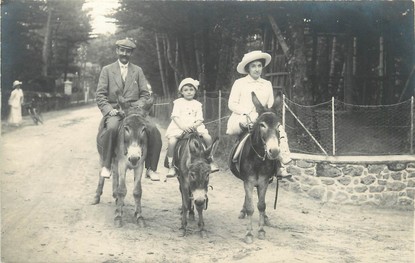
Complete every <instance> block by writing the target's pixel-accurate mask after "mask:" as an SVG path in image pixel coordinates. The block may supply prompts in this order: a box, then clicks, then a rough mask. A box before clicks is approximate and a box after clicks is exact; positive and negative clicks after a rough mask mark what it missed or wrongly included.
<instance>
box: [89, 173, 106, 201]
mask: <svg viewBox="0 0 415 263" xmlns="http://www.w3.org/2000/svg"><path fill="white" fill-rule="evenodd" d="M98 178H99V179H98V186H97V190H96V191H95V196H94V200H92V202H91V205H96V204H99V202H100V201H101V195H102V189H103V188H104V183H105V178H104V177H102V176H101V175H100V174H98Z"/></svg>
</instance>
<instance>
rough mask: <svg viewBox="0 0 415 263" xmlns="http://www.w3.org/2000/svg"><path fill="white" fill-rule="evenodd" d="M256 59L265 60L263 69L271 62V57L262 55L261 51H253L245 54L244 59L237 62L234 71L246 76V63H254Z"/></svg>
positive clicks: (265, 54)
mask: <svg viewBox="0 0 415 263" xmlns="http://www.w3.org/2000/svg"><path fill="white" fill-rule="evenodd" d="M258 59H263V60H265V65H264V67H266V66H268V64H269V63H270V62H271V55H269V54H267V53H264V52H262V51H261V50H255V51H251V52H249V53H246V54H245V55H244V57H243V58H242V60H241V62H239V64H238V66H237V67H236V71H238V73H241V74H248V72H246V71H245V66H246V65H247V64H248V63H251V62H252V61H255V60H258Z"/></svg>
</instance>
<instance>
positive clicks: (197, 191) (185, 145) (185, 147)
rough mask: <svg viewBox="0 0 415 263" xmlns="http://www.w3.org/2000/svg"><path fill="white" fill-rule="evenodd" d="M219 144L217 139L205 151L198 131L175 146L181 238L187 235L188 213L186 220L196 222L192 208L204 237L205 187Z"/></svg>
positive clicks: (206, 205)
mask: <svg viewBox="0 0 415 263" xmlns="http://www.w3.org/2000/svg"><path fill="white" fill-rule="evenodd" d="M217 144H218V140H217V138H216V139H215V140H214V142H213V143H212V145H211V146H210V147H209V148H207V149H206V146H205V144H204V142H203V139H202V138H200V136H199V134H198V133H197V132H190V133H188V134H186V135H185V136H184V137H183V138H182V139H181V140H179V141H178V142H177V144H176V147H175V151H174V158H173V159H174V165H175V166H176V168H177V170H178V180H179V183H180V192H181V195H182V225H181V230H182V236H185V235H186V226H187V212H188V211H189V218H190V219H191V220H194V219H195V216H194V205H195V206H196V210H197V212H198V215H199V222H198V226H199V230H200V235H201V236H202V237H206V230H205V228H204V226H205V223H204V221H203V210H206V209H207V207H208V196H207V193H208V187H209V174H210V161H209V160H211V157H212V156H213V154H214V152H215V151H216V147H217Z"/></svg>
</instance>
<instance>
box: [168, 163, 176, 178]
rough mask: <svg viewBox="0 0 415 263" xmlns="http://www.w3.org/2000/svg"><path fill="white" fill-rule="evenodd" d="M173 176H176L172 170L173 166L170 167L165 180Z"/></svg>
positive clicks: (174, 170)
mask: <svg viewBox="0 0 415 263" xmlns="http://www.w3.org/2000/svg"><path fill="white" fill-rule="evenodd" d="M175 175H176V169H174V167H173V166H171V167H170V168H169V171H168V172H167V175H166V177H167V178H170V177H174V176H175Z"/></svg>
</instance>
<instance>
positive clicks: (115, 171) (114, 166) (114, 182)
mask: <svg viewBox="0 0 415 263" xmlns="http://www.w3.org/2000/svg"><path fill="white" fill-rule="evenodd" d="M111 172H112V197H114V199H117V190H118V185H119V177H120V176H119V173H118V162H115V161H114V162H112V168H111ZM115 201H117V200H115Z"/></svg>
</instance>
